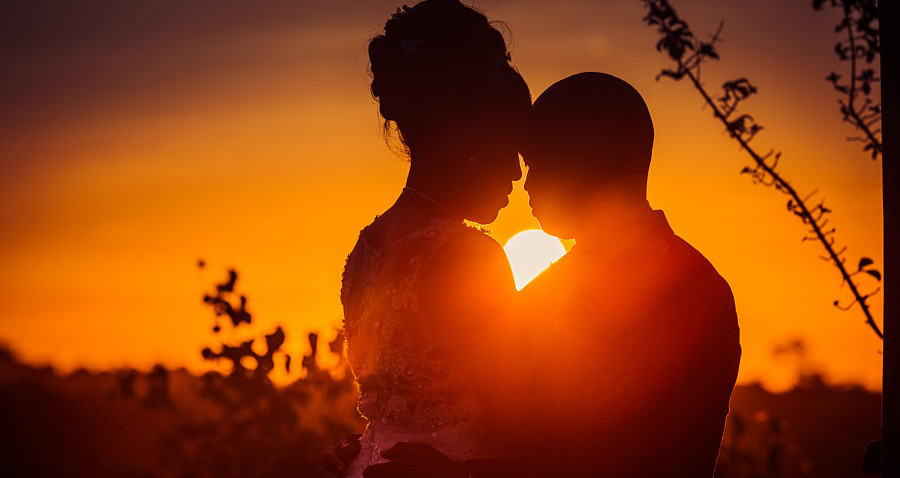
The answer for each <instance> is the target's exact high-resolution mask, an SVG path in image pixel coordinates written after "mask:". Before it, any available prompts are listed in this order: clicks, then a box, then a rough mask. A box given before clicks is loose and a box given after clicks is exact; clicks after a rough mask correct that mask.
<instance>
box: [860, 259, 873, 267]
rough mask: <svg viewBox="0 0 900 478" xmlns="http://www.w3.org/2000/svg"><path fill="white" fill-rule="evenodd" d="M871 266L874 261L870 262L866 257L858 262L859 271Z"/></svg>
mask: <svg viewBox="0 0 900 478" xmlns="http://www.w3.org/2000/svg"><path fill="white" fill-rule="evenodd" d="M872 264H874V261H872V259H869V258H868V257H863V258H862V259H860V260H859V270H863V267H866V266H869V265H872Z"/></svg>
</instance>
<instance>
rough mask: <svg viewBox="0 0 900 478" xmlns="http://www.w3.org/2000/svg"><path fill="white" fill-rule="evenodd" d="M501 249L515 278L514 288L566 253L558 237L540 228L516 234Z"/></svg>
mask: <svg viewBox="0 0 900 478" xmlns="http://www.w3.org/2000/svg"><path fill="white" fill-rule="evenodd" d="M503 250H504V251H506V257H507V258H508V259H509V264H510V266H511V267H512V270H513V276H514V277H515V279H516V288H517V289H519V290H522V288H523V287H525V285H526V284H528V283H529V282H531V280H532V279H534V278H535V277H537V276H538V274H540V273H541V272H543V271H544V269H546V268H547V267H549V266H550V264H552V263H554V262H556V261H557V260H558V259H559V258H560V257H562V256H564V255H565V254H566V249H565V247H563V244H562V242H560V240H559V239H557V238H555V237H553V236H551V235H549V234H547V233H546V232H544V231H541V230H540V229H529V230H527V231H522V232H520V233H518V234H516V235H515V236H513V237H511V238H510V239H509V241H507V242H506V245H505V246H503Z"/></svg>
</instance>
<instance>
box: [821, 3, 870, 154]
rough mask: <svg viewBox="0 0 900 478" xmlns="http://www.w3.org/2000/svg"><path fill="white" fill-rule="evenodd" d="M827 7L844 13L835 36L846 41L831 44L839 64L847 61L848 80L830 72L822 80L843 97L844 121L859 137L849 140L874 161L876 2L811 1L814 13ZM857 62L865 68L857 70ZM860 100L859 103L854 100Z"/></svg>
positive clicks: (840, 103) (842, 111)
mask: <svg viewBox="0 0 900 478" xmlns="http://www.w3.org/2000/svg"><path fill="white" fill-rule="evenodd" d="M826 4H828V5H830V6H831V7H832V8H840V9H841V10H842V12H843V16H842V18H841V21H840V23H838V24H837V26H835V28H834V31H835V33H842V32H843V33H844V34H846V35H847V38H846V39H844V40H841V41H839V42H838V43H837V44H835V45H834V52H835V54H837V56H838V58H840V59H841V61H848V62H850V71H849V75H848V76H849V80H847V79H844V78H843V77H842V76H841V75H839V74H837V72H834V71H832V72H831V73H830V74H829V75H828V76H827V77H825V81H827V82H829V83H831V84H832V86H834V89H835V90H836V91H837V92H838V93H841V94H842V95H843V96H844V98H841V99H839V100H838V104H839V105H840V110H841V115H842V116H843V118H844V121H846V122H847V123H850V124H851V125H853V127H854V128H856V129H857V130H859V131H860V133H862V136H856V137H852V138H849V139H850V140H852V141H859V142H861V143H863V144H864V146H863V151H867V152H869V153H870V154H871V155H872V159H873V160H876V159H878V157H879V156H880V155H881V150H882V147H881V101H875V100H873V99H872V98H871V94H872V92H873V89H872V85H873V83H877V82H878V81H880V78H877V77H876V76H875V69H874V68H872V64H873V63H875V64H876V65H877V60H878V57H879V56H880V54H881V44H880V38H881V37H880V35H879V31H878V2H877V0H813V2H812V5H813V8H814V9H816V10H822V9H823V8H824V7H825V5H826ZM860 62H865V66H863V67H860ZM858 99H862V104H860V103H859V102H858V101H857V100H858Z"/></svg>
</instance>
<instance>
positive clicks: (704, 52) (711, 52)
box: [700, 43, 719, 60]
mask: <svg viewBox="0 0 900 478" xmlns="http://www.w3.org/2000/svg"><path fill="white" fill-rule="evenodd" d="M700 56H705V57H708V58H712V59H714V60H718V59H719V54H718V53H716V48H715V46H713V44H712V43H701V44H700Z"/></svg>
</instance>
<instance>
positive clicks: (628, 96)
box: [522, 72, 653, 225]
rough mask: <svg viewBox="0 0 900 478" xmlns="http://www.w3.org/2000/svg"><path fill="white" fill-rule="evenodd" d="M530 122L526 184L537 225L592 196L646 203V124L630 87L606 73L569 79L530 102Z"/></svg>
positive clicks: (649, 126)
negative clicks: (538, 221)
mask: <svg viewBox="0 0 900 478" xmlns="http://www.w3.org/2000/svg"><path fill="white" fill-rule="evenodd" d="M531 124H532V129H531V134H530V135H529V139H528V142H527V143H526V145H525V147H524V148H523V152H522V155H523V157H524V158H525V163H526V164H527V165H528V166H529V172H528V181H527V182H526V185H525V187H526V189H527V190H528V192H529V194H530V195H531V204H532V206H533V208H534V213H535V215H536V216H538V219H539V220H540V221H541V223H542V225H543V224H545V222H547V221H545V219H547V216H551V215H552V216H560V218H561V217H562V216H563V215H565V214H570V215H571V214H573V213H570V212H568V210H571V209H576V208H578V207H580V206H579V205H580V204H586V203H588V202H591V200H592V199H596V198H597V197H598V196H603V195H605V199H606V201H607V203H609V202H616V203H619V204H617V207H626V206H627V205H628V204H638V203H641V204H644V203H645V201H646V192H647V173H648V171H649V168H650V156H651V152H652V149H653V122H652V120H651V119H650V112H649V110H648V109H647V105H646V103H644V99H643V98H642V97H641V95H640V93H638V92H637V91H636V90H635V89H634V88H633V87H632V86H631V85H629V84H628V83H626V82H624V81H622V80H620V79H618V78H616V77H614V76H612V75H607V74H605V73H592V72H591V73H579V74H577V75H573V76H570V77H568V78H565V79H563V80H560V81H558V82H556V83H554V84H553V85H552V86H550V88H548V89H547V90H546V91H545V92H544V93H542V94H541V95H540V96H539V97H538V99H537V100H535V102H534V108H533V110H532V123H531ZM613 195H614V196H613ZM551 196H552V197H551ZM542 205H543V210H542ZM542 214H543V215H544V216H545V217H544V218H542V217H540V216H541V215H542ZM551 219H552V220H553V221H556V219H557V217H552V218H551ZM569 219H570V221H567V222H573V221H577V220H578V219H577V218H574V217H573V218H569Z"/></svg>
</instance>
